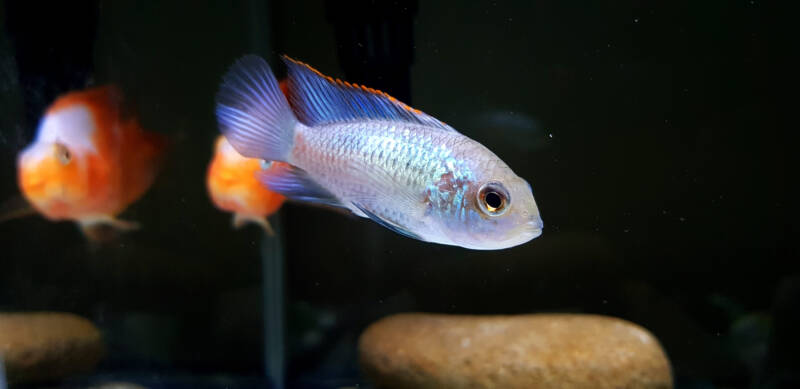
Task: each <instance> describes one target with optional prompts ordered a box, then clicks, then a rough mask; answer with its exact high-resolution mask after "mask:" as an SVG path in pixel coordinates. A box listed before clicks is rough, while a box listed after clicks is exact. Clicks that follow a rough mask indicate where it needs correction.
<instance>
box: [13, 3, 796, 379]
mask: <svg viewBox="0 0 800 389" xmlns="http://www.w3.org/2000/svg"><path fill="white" fill-rule="evenodd" d="M158 3H160V2H158ZM158 3H157V2H124V1H123V2H117V1H114V2H99V3H95V2H76V3H72V2H70V5H68V6H53V5H48V6H47V7H50V8H48V12H42V9H41V8H42V7H41V6H39V5H33V4H26V3H25V2H22V1H8V0H6V1H4V2H0V17H1V18H0V20H1V21H0V23H3V24H2V29H0V31H1V33H2V39H0V83H2V85H0V198H13V197H14V196H16V195H18V189H17V187H16V172H15V158H16V154H17V153H18V152H19V151H20V150H21V149H22V148H23V147H24V146H25V145H26V144H27V143H28V142H29V141H30V140H31V139H32V137H33V134H34V133H35V127H36V122H37V120H38V118H39V116H40V115H41V112H42V110H43V109H44V108H45V107H46V106H47V104H49V102H51V101H52V99H54V98H55V96H57V95H58V94H60V93H63V92H65V91H68V90H70V89H74V88H81V87H83V86H86V85H91V84H99V83H106V82H115V83H118V84H119V85H121V87H122V88H123V90H124V91H125V93H126V95H127V96H128V97H129V98H130V100H131V101H132V102H133V105H134V107H135V109H136V110H137V111H138V112H139V114H140V117H141V121H142V123H143V125H144V126H145V127H146V128H147V129H149V130H152V131H157V132H162V133H166V134H168V135H170V136H171V137H172V138H173V139H174V140H175V142H174V143H175V144H174V145H173V148H172V149H171V150H170V153H169V160H168V162H167V164H166V166H165V167H164V170H163V171H162V174H161V175H160V178H159V179H158V181H157V182H156V184H155V185H154V186H153V188H152V189H151V191H150V192H149V193H148V194H147V195H146V196H145V197H144V198H142V199H141V201H139V202H137V203H135V204H134V205H133V206H132V207H131V208H130V209H129V210H127V211H126V212H125V214H124V216H125V217H126V218H128V219H133V220H138V221H140V222H142V224H143V225H144V226H145V228H144V229H143V230H142V231H139V232H136V233H132V234H128V235H126V236H123V237H122V238H121V239H120V240H119V241H117V242H116V243H114V244H113V245H110V246H106V247H101V248H91V247H88V246H87V244H86V243H85V241H84V239H83V237H82V236H81V235H80V232H79V231H78V229H77V228H75V226H74V225H73V224H71V223H51V222H48V221H46V220H44V219H42V218H40V217H31V218H27V219H20V220H14V221H9V222H6V223H4V224H0V248H2V249H0V250H2V251H0V252H1V253H2V254H0V257H1V258H2V260H0V310H7V311H29V310H63V311H71V312H76V313H79V314H82V315H85V316H87V317H89V318H90V319H92V320H93V321H94V322H95V323H97V324H98V325H99V326H100V327H101V329H102V330H103V331H104V333H105V335H106V339H107V341H108V342H109V347H110V354H109V357H108V358H107V359H106V361H105V362H104V363H103V365H101V370H102V371H105V372H121V371H143V370H144V371H160V372H164V373H171V372H182V373H190V374H203V375H208V374H234V375H245V376H251V375H258V374H260V372H261V371H262V353H263V351H262V349H261V347H262V345H263V335H262V332H261V329H262V313H261V308H260V304H261V293H262V292H261V288H262V285H261V262H260V259H259V251H258V249H259V245H260V244H261V243H260V231H258V230H257V229H256V228H254V227H253V228H248V229H246V230H242V231H234V230H232V229H230V228H229V215H227V214H224V213H222V212H220V211H218V210H216V209H214V208H213V206H212V205H211V203H210V202H209V200H208V197H207V195H206V193H205V187H204V175H205V169H206V167H207V164H208V162H209V160H210V157H211V147H212V140H213V138H214V137H215V136H216V134H217V130H216V121H215V119H214V115H213V106H214V103H213V101H214V98H213V96H214V93H215V92H216V89H217V86H218V83H219V80H220V78H221V76H222V74H223V73H224V72H225V70H226V69H227V67H228V66H229V65H230V64H231V63H232V62H233V61H234V60H235V59H236V58H237V57H239V56H241V55H243V54H245V53H248V52H257V53H260V54H262V55H264V56H265V57H266V58H267V60H268V61H270V62H271V63H272V64H274V65H275V67H276V70H277V71H278V73H279V74H280V73H282V72H283V71H284V70H283V69H282V67H281V65H280V64H279V61H277V55H278V54H281V53H287V54H289V55H291V56H293V57H295V58H298V59H300V60H302V61H304V62H307V63H309V64H312V65H313V66H315V67H316V68H317V69H319V70H320V71H322V72H323V73H326V74H329V75H332V76H336V77H342V78H345V79H348V80H349V81H355V82H362V83H365V84H367V85H369V86H373V87H378V88H382V89H385V90H387V91H389V92H390V93H392V94H394V95H396V96H397V97H399V98H401V99H403V100H405V101H407V102H412V103H413V105H414V106H415V107H417V108H420V109H422V110H424V111H425V112H427V113H429V114H432V115H434V116H436V117H437V118H439V119H441V120H443V121H445V122H447V123H448V124H450V125H452V126H454V127H455V128H457V129H459V130H460V131H461V132H462V133H464V134H466V135H467V136H470V137H472V138H473V139H476V140H478V141H480V142H481V143H483V144H484V145H486V146H487V147H489V148H490V149H492V150H493V151H495V152H496V153H497V154H498V155H499V156H500V157H501V158H503V159H504V160H505V161H506V162H507V163H508V164H509V165H510V166H511V167H512V168H513V169H514V170H515V172H517V173H518V174H519V175H520V176H522V177H524V178H526V179H527V180H528V181H529V182H531V184H532V186H533V189H534V193H535V195H536V199H537V202H538V204H539V206H540V210H541V212H542V216H543V219H544V222H545V230H544V234H543V235H542V236H541V237H540V238H538V239H536V240H534V241H532V242H530V243H528V244H525V245H523V246H520V247H516V248H513V249H509V250H503V251H488V252H483V251H469V250H464V249H460V248H455V247H446V246H439V245H432V244H426V243H423V242H417V241H412V240H409V239H406V238H403V237H401V236H399V235H396V234H394V233H392V232H391V231H388V230H385V229H382V228H381V227H379V226H378V225H376V224H374V223H370V222H367V221H364V220H359V219H357V218H353V217H346V216H342V215H340V214H338V213H332V212H329V211H325V210H321V209H316V208H311V207H306V206H303V205H295V204H288V205H286V206H285V207H284V208H283V210H282V211H281V214H280V216H279V220H278V219H276V220H275V221H274V222H275V223H279V224H280V223H282V228H281V229H282V234H281V239H282V240H281V242H282V244H283V247H284V249H285V252H286V258H285V261H286V272H287V278H286V286H287V301H288V303H287V314H288V318H289V322H288V331H289V343H288V346H289V350H288V353H289V380H290V382H293V383H295V384H296V385H298V386H301V385H305V384H308V383H309V382H312V383H317V384H319V385H322V386H323V387H325V386H324V385H325V382H336V383H357V382H359V380H360V378H359V375H358V370H357V365H356V360H355V355H356V354H355V351H356V350H355V341H356V339H357V336H358V334H359V333H360V331H361V330H362V329H363V328H364V326H366V325H368V324H369V323H370V322H372V321H374V320H376V319H378V318H379V317H382V316H384V315H386V314H390V313H395V312H405V311H428V312H447V313H470V314H515V313H531V312H552V311H564V312H587V313H599V314H606V315H613V316H618V317H621V318H625V319H628V320H631V321H633V322H635V323H638V324H640V325H642V326H644V327H646V328H648V329H649V330H650V331H652V332H653V333H654V334H655V335H656V336H657V337H658V339H659V340H660V341H661V342H662V344H663V346H664V348H665V349H666V351H667V353H668V355H669V357H670V360H671V362H672V364H673V368H674V374H675V377H676V379H677V386H678V387H767V386H769V385H793V384H796V383H797V382H798V373H797V371H798V370H800V369H799V368H798V360H797V356H796V351H797V349H798V347H800V341H798V334H797V330H796V329H797V328H798V325H800V319H799V318H798V312H797V311H798V310H797V307H798V306H800V266H798V262H797V260H796V258H797V249H796V246H795V245H794V244H793V242H791V240H790V239H791V237H793V236H795V235H796V232H797V229H796V227H795V226H794V223H793V222H794V218H793V217H792V216H793V215H794V214H796V206H795V205H794V203H793V200H794V196H792V195H790V192H792V193H794V192H795V191H794V188H795V187H794V182H793V181H794V179H792V178H791V177H790V176H789V171H790V169H791V168H790V163H789V156H790V154H792V153H793V152H794V150H793V149H794V144H795V143H793V142H792V141H791V140H790V138H789V133H788V127H787V126H786V124H785V120H786V119H787V117H786V115H785V113H784V112H785V111H784V110H782V109H781V106H782V105H784V104H785V103H783V101H785V100H782V99H780V98H779V97H778V92H779V91H783V90H784V89H786V87H785V83H786V81H785V75H786V70H787V68H788V65H787V62H786V57H787V53H788V41H789V38H788V34H786V32H787V31H788V30H789V26H788V25H787V24H785V23H782V21H783V20H782V19H784V18H781V17H778V16H779V13H780V10H771V9H767V8H766V7H765V6H766V2H762V1H703V2H691V1H669V2H667V1H655V2H640V1H616V2H588V1H579V2H559V1H515V2H503V1H496V2H493V1H468V2H456V1H442V2H433V1H431V2H427V1H422V2H420V3H419V4H416V3H415V2H412V1H407V2H388V3H386V4H384V3H380V4H376V3H373V2H369V1H364V2H331V3H326V2H323V1H273V2H260V1H256V0H253V1H242V2H224V1H197V2H192V3H191V4H188V3H180V2H175V3H172V2H168V3H165V4H158ZM52 7H57V8H55V9H54V8H52ZM58 7H61V8H62V9H58ZM265 244H267V245H269V244H277V242H271V243H270V242H267V243H265Z"/></svg>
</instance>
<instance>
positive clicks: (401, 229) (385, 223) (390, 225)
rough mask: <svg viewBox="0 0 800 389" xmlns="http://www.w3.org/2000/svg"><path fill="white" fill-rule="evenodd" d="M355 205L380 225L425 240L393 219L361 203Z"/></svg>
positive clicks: (354, 204) (409, 236)
mask: <svg viewBox="0 0 800 389" xmlns="http://www.w3.org/2000/svg"><path fill="white" fill-rule="evenodd" d="M353 206H355V207H356V208H358V210H359V211H361V212H363V213H364V215H367V217H368V218H370V219H372V221H374V222H375V223H378V224H380V225H382V226H384V227H386V228H388V229H390V230H392V231H394V232H396V233H398V234H400V235H403V236H405V237H408V238H412V239H416V240H424V239H422V237H421V236H419V235H417V234H415V233H413V232H411V231H409V230H407V229H405V228H404V227H401V226H400V225H398V224H397V223H395V222H392V221H391V220H388V219H386V218H382V217H380V216H378V215H376V214H374V213H373V212H371V211H370V210H368V209H366V208H364V207H363V206H362V205H360V204H357V203H353Z"/></svg>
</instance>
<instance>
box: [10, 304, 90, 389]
mask: <svg viewBox="0 0 800 389" xmlns="http://www.w3.org/2000/svg"><path fill="white" fill-rule="evenodd" d="M103 354H104V346H103V341H102V338H101V336H100V331H99V330H98V329H97V328H96V327H95V326H94V325H93V324H92V323H90V322H89V321H88V320H86V319H84V318H81V317H79V316H76V315H73V314H69V313H0V355H2V356H3V359H4V360H5V364H6V376H7V379H8V381H9V383H15V382H17V383H18V382H35V381H47V380H56V379H61V378H64V377H67V376H70V375H73V374H79V373H87V372H90V371H91V370H92V369H93V368H94V366H95V365H96V364H97V362H99V361H100V359H101V358H102V357H103Z"/></svg>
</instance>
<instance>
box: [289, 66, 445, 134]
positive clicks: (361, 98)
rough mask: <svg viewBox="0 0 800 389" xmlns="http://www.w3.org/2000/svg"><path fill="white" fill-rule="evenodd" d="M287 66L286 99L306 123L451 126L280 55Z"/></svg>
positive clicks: (376, 93)
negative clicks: (382, 122) (352, 122)
mask: <svg viewBox="0 0 800 389" xmlns="http://www.w3.org/2000/svg"><path fill="white" fill-rule="evenodd" d="M283 62H285V63H286V66H288V67H289V88H288V91H289V101H290V102H291V104H292V107H293V108H294V110H295V114H296V115H297V117H298V118H299V119H300V121H301V122H303V123H304V124H306V125H309V126H314V125H320V124H327V123H337V122H345V121H353V120H397V121H403V122H410V123H416V124H421V125H425V126H429V127H433V128H438V129H441V130H444V131H453V132H456V130H455V129H453V127H450V126H448V125H447V124H444V123H443V122H441V121H439V120H438V119H436V118H434V117H432V116H429V115H427V114H425V113H424V112H422V111H420V110H418V109H414V108H411V107H409V106H408V105H406V104H404V103H402V102H400V101H399V100H397V99H395V98H394V97H392V96H389V95H388V94H386V93H384V92H381V91H379V90H376V89H372V88H367V87H365V86H362V85H358V84H351V83H349V82H345V81H341V80H338V79H333V78H331V77H328V76H326V75H324V74H322V73H320V72H319V71H317V70H316V69H314V68H312V67H311V66H309V65H307V64H305V63H303V62H300V61H297V60H295V59H292V58H290V57H288V56H285V55H284V56H283Z"/></svg>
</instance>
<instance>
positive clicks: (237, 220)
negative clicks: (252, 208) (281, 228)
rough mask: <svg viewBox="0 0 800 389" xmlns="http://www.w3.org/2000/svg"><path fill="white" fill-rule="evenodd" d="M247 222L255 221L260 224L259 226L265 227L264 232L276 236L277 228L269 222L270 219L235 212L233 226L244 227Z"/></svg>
mask: <svg viewBox="0 0 800 389" xmlns="http://www.w3.org/2000/svg"><path fill="white" fill-rule="evenodd" d="M247 223H255V224H258V225H259V227H261V228H262V229H264V233H265V234H266V235H267V236H275V230H273V229H272V225H270V224H269V220H267V218H266V217H263V218H258V217H252V216H247V215H243V214H241V213H235V214H234V215H233V228H236V229H239V228H242V227H244V225H245V224H247Z"/></svg>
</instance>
